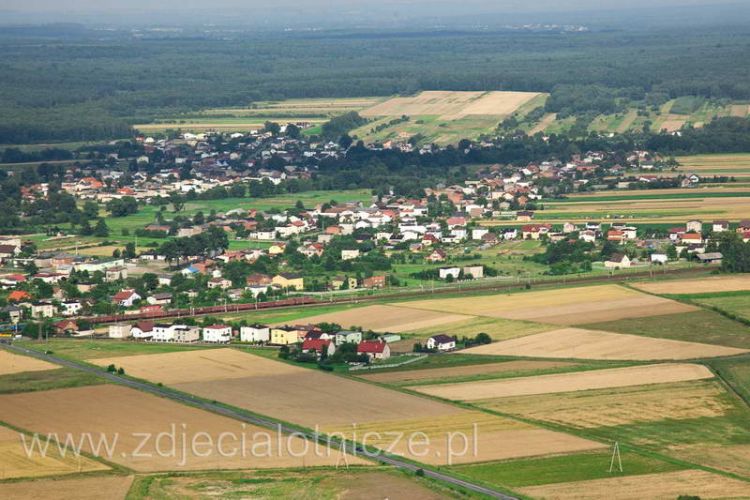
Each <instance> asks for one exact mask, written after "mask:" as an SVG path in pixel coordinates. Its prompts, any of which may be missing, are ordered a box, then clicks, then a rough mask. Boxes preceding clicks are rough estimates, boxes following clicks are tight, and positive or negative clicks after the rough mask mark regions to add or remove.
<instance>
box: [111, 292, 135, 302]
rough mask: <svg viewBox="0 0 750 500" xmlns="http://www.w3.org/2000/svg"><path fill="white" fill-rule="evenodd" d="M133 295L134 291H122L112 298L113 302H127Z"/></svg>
mask: <svg viewBox="0 0 750 500" xmlns="http://www.w3.org/2000/svg"><path fill="white" fill-rule="evenodd" d="M134 293H135V290H123V291H121V292H117V293H116V294H115V296H114V297H113V298H114V299H115V300H127V299H129V298H130V296H131V295H133V294H134Z"/></svg>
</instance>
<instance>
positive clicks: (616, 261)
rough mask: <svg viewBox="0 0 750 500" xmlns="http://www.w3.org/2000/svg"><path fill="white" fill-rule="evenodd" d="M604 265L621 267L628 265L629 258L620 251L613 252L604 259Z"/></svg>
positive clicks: (612, 267) (610, 267) (611, 267)
mask: <svg viewBox="0 0 750 500" xmlns="http://www.w3.org/2000/svg"><path fill="white" fill-rule="evenodd" d="M604 267H606V268H607V269H623V268H626V267H630V258H629V257H628V256H627V255H625V254H622V253H614V254H612V256H611V257H610V258H609V259H607V260H606V261H604Z"/></svg>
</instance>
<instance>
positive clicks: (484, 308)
mask: <svg viewBox="0 0 750 500" xmlns="http://www.w3.org/2000/svg"><path fill="white" fill-rule="evenodd" d="M394 305H397V306H399V307H404V308H414V309H425V310H432V311H455V312H459V313H463V314H469V315H475V316H489V317H497V318H508V319H517V320H527V321H538V322H540V323H551V324H556V325H578V324H585V323H595V322H603V321H612V320H617V319H623V318H639V317H647V316H655V315H663V314H670V313H678V312H686V311H693V310H695V308H694V307H691V306H688V305H685V304H681V303H679V302H675V301H672V300H667V299H662V298H660V297H653V296H650V295H646V294H642V293H640V292H636V291H634V290H629V289H626V288H623V287H620V286H617V285H601V286H590V287H578V288H566V289H559V290H548V291H542V292H522V293H514V294H505V295H487V296H480V297H469V298H459V299H434V300H422V301H414V302H404V303H399V304H394Z"/></svg>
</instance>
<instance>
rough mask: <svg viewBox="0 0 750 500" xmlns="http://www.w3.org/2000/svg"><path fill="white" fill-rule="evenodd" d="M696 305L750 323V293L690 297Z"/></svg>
mask: <svg viewBox="0 0 750 500" xmlns="http://www.w3.org/2000/svg"><path fill="white" fill-rule="evenodd" d="M688 297H689V300H690V301H691V302H693V303H695V304H700V305H702V306H707V307H710V308H712V309H716V310H718V311H721V312H723V313H726V314H728V315H730V316H731V317H736V318H741V319H743V320H746V321H750V292H748V293H744V292H725V293H721V292H719V293H715V294H702V295H692V296H690V295H689V296H688Z"/></svg>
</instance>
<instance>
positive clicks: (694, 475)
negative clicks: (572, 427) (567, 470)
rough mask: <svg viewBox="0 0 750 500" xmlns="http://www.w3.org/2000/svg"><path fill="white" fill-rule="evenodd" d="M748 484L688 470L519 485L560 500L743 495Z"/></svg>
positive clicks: (536, 494) (534, 495)
mask: <svg viewBox="0 0 750 500" xmlns="http://www.w3.org/2000/svg"><path fill="white" fill-rule="evenodd" d="M747 489H748V483H746V482H744V481H740V480H737V479H732V478H728V477H724V476H720V475H718V474H711V473H710V472H705V471H698V470H690V471H679V472H670V473H664V474H644V475H637V476H627V477H614V478H606V479H595V480H590V481H575V482H569V483H557V484H548V485H545V486H532V487H528V488H521V489H520V491H521V492H522V493H523V494H525V495H528V496H529V497H531V498H555V499H559V500H568V499H570V500H578V499H591V500H594V499H598V498H604V497H606V498H609V499H612V500H641V499H642V498H679V497H680V495H688V496H690V497H691V498H743V497H746V496H747Z"/></svg>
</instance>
